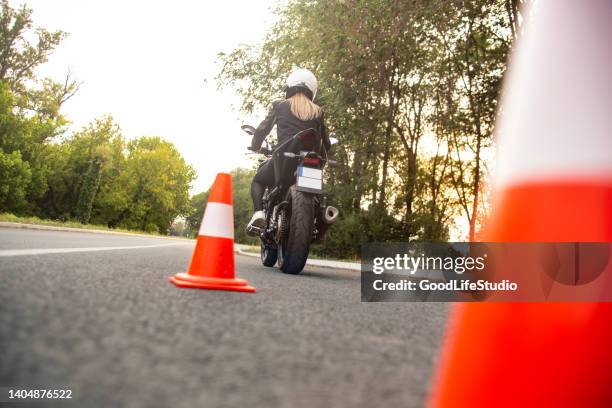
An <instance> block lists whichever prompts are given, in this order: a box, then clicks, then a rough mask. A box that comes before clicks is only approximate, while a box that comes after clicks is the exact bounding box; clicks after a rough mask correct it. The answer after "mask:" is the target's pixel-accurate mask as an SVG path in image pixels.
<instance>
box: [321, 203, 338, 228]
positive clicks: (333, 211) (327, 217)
mask: <svg viewBox="0 0 612 408" xmlns="http://www.w3.org/2000/svg"><path fill="white" fill-rule="evenodd" d="M338 215H340V211H338V209H337V208H336V207H332V206H331V205H328V206H327V207H325V210H324V211H323V221H325V223H326V224H328V225H331V224H333V223H334V222H336V220H337V219H338Z"/></svg>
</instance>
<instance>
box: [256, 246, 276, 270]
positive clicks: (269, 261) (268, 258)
mask: <svg viewBox="0 0 612 408" xmlns="http://www.w3.org/2000/svg"><path fill="white" fill-rule="evenodd" d="M260 245H261V263H262V264H263V265H264V266H274V264H275V263H276V260H277V258H278V250H277V249H276V248H272V247H270V246H268V245H266V244H264V243H263V242H261V244H260Z"/></svg>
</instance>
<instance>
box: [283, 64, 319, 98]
mask: <svg viewBox="0 0 612 408" xmlns="http://www.w3.org/2000/svg"><path fill="white" fill-rule="evenodd" d="M318 87H319V84H318V83H317V78H316V77H315V76H314V74H313V73H312V72H310V71H309V70H307V69H305V68H300V69H296V70H295V71H293V72H292V73H291V74H290V75H289V76H288V77H287V82H286V84H285V93H286V94H287V97H289V96H291V95H293V94H295V93H296V92H297V91H298V90H305V91H307V92H305V94H306V96H308V97H309V98H310V99H311V100H314V98H315V96H316V95H317V88H318Z"/></svg>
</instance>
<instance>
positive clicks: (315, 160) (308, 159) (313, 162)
mask: <svg viewBox="0 0 612 408" xmlns="http://www.w3.org/2000/svg"><path fill="white" fill-rule="evenodd" d="M302 163H303V164H311V165H315V166H318V165H319V164H321V159H319V158H318V157H304V159H303V160H302Z"/></svg>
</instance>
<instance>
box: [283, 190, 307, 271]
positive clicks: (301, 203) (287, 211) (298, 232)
mask: <svg viewBox="0 0 612 408" xmlns="http://www.w3.org/2000/svg"><path fill="white" fill-rule="evenodd" d="M289 198H290V200H289V205H287V206H285V208H283V210H282V211H281V214H280V217H281V218H280V223H279V224H280V225H279V234H280V237H279V245H278V266H279V267H280V269H281V271H283V272H285V273H290V274H298V273H300V272H302V269H304V265H305V264H306V260H307V259H308V252H309V250H310V242H311V241H312V228H313V224H314V207H313V202H312V197H311V196H310V195H308V194H306V193H303V192H301V191H297V190H296V189H295V187H291V189H290V190H289Z"/></svg>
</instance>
